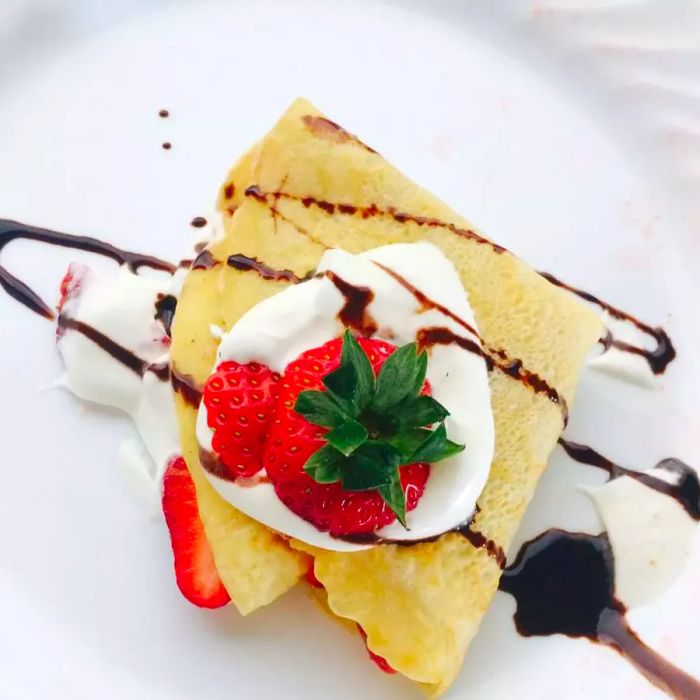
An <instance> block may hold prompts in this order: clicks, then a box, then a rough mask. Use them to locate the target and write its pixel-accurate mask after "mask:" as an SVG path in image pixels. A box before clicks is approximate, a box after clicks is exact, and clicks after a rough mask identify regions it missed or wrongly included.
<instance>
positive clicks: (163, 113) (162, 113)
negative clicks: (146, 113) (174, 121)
mask: <svg viewBox="0 0 700 700" xmlns="http://www.w3.org/2000/svg"><path fill="white" fill-rule="evenodd" d="M158 116H159V117H160V118H161V119H167V118H168V117H169V116H170V112H168V110H167V109H161V110H160V112H158Z"/></svg>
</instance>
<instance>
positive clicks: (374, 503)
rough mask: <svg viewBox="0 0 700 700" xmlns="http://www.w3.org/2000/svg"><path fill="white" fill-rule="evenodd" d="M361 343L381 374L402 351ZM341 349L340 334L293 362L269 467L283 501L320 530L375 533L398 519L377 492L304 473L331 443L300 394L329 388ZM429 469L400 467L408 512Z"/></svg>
mask: <svg viewBox="0 0 700 700" xmlns="http://www.w3.org/2000/svg"><path fill="white" fill-rule="evenodd" d="M359 343H360V346H361V347H362V349H363V350H364V351H365V353H366V354H367V356H368V357H369V360H370V363H371V365H372V368H373V370H374V372H375V374H377V373H378V372H379V370H380V368H381V367H382V365H383V364H384V362H385V361H386V359H387V358H388V357H389V356H390V355H391V354H392V353H393V352H394V350H395V349H396V347H395V346H394V345H391V344H390V343H386V342H384V341H382V340H374V339H366V338H360V339H359ZM341 349H342V339H340V338H337V339H335V340H331V341H330V342H328V343H326V344H325V345H322V346H321V347H318V348H314V349H312V350H309V351H307V352H304V353H302V354H301V355H300V356H299V357H298V358H297V359H296V360H294V361H293V362H291V363H290V364H289V365H288V366H287V368H286V370H285V373H284V376H283V378H282V391H281V393H280V397H279V402H278V404H277V411H276V413H275V419H274V421H273V423H272V426H271V428H270V434H269V437H268V440H267V449H266V451H265V468H266V470H267V474H268V476H269V477H270V480H271V481H272V483H273V484H274V487H275V491H276V493H277V495H278V496H279V498H280V500H281V501H282V502H283V503H284V504H285V505H286V506H287V507H288V508H289V509H290V510H292V511H293V512H295V513H296V514H297V515H299V516H300V517H302V518H304V519H305V520H307V521H309V522H310V523H312V524H313V525H315V526H316V527H317V528H318V529H319V530H322V531H324V532H329V533H330V534H331V535H335V536H340V535H346V534H354V533H366V532H372V531H374V530H376V529H378V528H381V527H384V526H385V525H389V524H391V523H393V522H394V521H395V520H396V516H395V514H394V513H393V512H392V510H391V509H390V508H389V507H388V505H387V504H386V502H385V501H384V500H383V499H382V497H381V496H380V494H379V493H378V492H377V491H347V490H344V489H343V488H342V486H341V484H340V482H335V483H330V484H322V483H318V482H317V481H315V480H314V479H312V478H311V477H310V476H309V475H308V474H307V473H306V472H305V471H304V465H305V464H306V461H307V460H308V459H309V457H311V455H312V454H314V453H315V452H316V451H317V450H319V449H320V448H321V447H323V445H324V444H325V440H324V435H325V434H326V433H327V432H328V431H327V430H326V429H325V428H321V427H319V426H318V425H314V424H312V423H310V422H309V421H308V420H306V419H305V418H304V417H303V416H301V415H300V414H299V413H297V412H296V411H294V410H293V407H294V405H295V403H296V399H297V397H298V396H299V393H300V392H302V391H305V390H309V389H322V388H323V378H324V377H325V376H327V375H328V374H329V373H331V372H333V371H334V370H336V369H337V368H338V366H339V365H340V354H341ZM429 473H430V467H429V465H427V464H424V463H418V464H410V465H406V466H402V467H401V468H400V470H399V476H400V479H401V485H402V486H403V490H404V493H405V495H406V510H407V511H410V510H413V509H414V508H415V507H416V505H417V504H418V500H419V499H420V497H421V496H422V495H423V490H424V488H425V483H426V481H427V479H428V475H429Z"/></svg>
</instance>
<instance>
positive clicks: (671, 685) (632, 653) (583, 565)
mask: <svg viewBox="0 0 700 700" xmlns="http://www.w3.org/2000/svg"><path fill="white" fill-rule="evenodd" d="M499 589H500V590H501V591H503V592H505V593H509V594H510V595H512V596H513V597H514V598H515V602H516V606H517V607H516V612H515V615H514V620H515V625H516V628H517V630H518V632H520V634H522V635H523V636H525V637H532V636H549V635H553V634H563V635H566V636H568V637H574V638H586V639H589V640H591V641H592V642H597V643H600V644H604V645H606V646H609V647H611V648H612V649H614V650H615V651H617V652H618V653H619V654H621V655H622V656H623V657H624V658H625V659H627V661H629V662H630V663H631V664H632V665H633V666H634V667H635V668H636V669H637V670H638V671H639V672H640V673H641V674H642V675H644V677H645V678H646V679H647V680H649V681H650V682H651V683H653V684H654V685H656V686H657V687H658V688H660V689H661V690H663V691H665V692H666V693H668V694H669V695H670V696H671V697H674V698H678V699H679V700H698V698H700V683H698V681H697V680H695V679H694V678H692V677H691V676H690V675H688V674H687V673H685V672H684V671H682V670H681V669H679V668H677V667H676V666H674V665H673V664H671V663H670V662H668V661H667V660H666V659H664V658H663V657H662V656H661V655H659V654H658V653H657V652H655V651H654V650H653V649H651V648H650V647H648V646H647V645H646V644H645V643H644V642H643V641H642V640H641V639H640V638H639V636H638V635H637V634H636V633H635V632H634V631H633V630H632V629H631V628H630V626H629V624H628V623H627V620H626V619H625V613H626V608H625V606H624V605H623V604H622V603H621V602H620V601H619V600H617V599H616V598H615V595H614V592H615V561H614V557H613V552H612V547H611V546H610V542H609V540H608V537H607V535H606V534H605V533H601V534H599V535H589V534H586V533H580V532H567V531H565V530H559V529H551V530H547V531H546V532H543V533H542V534H541V535H538V536H537V537H536V538H534V539H533V540H530V541H529V542H526V543H525V544H524V545H523V546H522V547H521V549H520V551H519V552H518V554H517V556H516V558H515V561H514V562H513V563H512V564H511V565H510V566H508V567H507V568H506V569H505V571H504V572H503V575H502V576H501V581H500V584H499Z"/></svg>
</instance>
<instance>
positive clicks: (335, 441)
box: [324, 418, 368, 457]
mask: <svg viewBox="0 0 700 700" xmlns="http://www.w3.org/2000/svg"><path fill="white" fill-rule="evenodd" d="M367 437H368V434H367V429H366V428H365V426H364V425H362V424H361V423H358V422H357V421H356V420H353V419H352V418H349V419H348V420H346V421H345V422H344V423H343V424H342V425H339V426H338V427H337V428H334V429H333V430H331V431H330V433H327V434H326V435H324V438H325V439H326V440H327V441H328V443H329V444H330V445H332V446H333V447H335V449H336V450H338V451H340V452H342V453H343V454H344V455H345V456H346V457H347V456H348V455H350V454H352V453H353V452H354V451H355V449H356V448H358V447H359V446H360V445H361V444H362V443H363V442H364V441H365V440H366V439H367Z"/></svg>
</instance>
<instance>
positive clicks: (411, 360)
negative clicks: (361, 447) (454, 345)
mask: <svg viewBox="0 0 700 700" xmlns="http://www.w3.org/2000/svg"><path fill="white" fill-rule="evenodd" d="M417 350H418V347H417V345H416V343H409V344H408V345H403V346H401V347H400V348H399V349H398V350H395V351H394V352H393V353H392V354H391V355H389V357H388V358H387V360H386V361H385V362H384V364H383V365H382V369H381V370H380V372H379V376H378V377H377V383H376V389H375V393H374V400H373V401H372V409H373V410H374V411H375V412H376V413H378V414H380V415H382V414H385V415H386V414H389V413H392V412H393V411H394V410H395V408H396V407H397V406H398V405H399V404H400V403H401V402H402V401H405V400H406V399H408V398H412V397H414V396H415V395H416V394H417V393H418V392H419V391H420V390H421V387H422V386H423V382H424V381H425V373H426V371H427V368H428V355H427V354H426V353H425V351H423V352H420V353H418V352H417Z"/></svg>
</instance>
